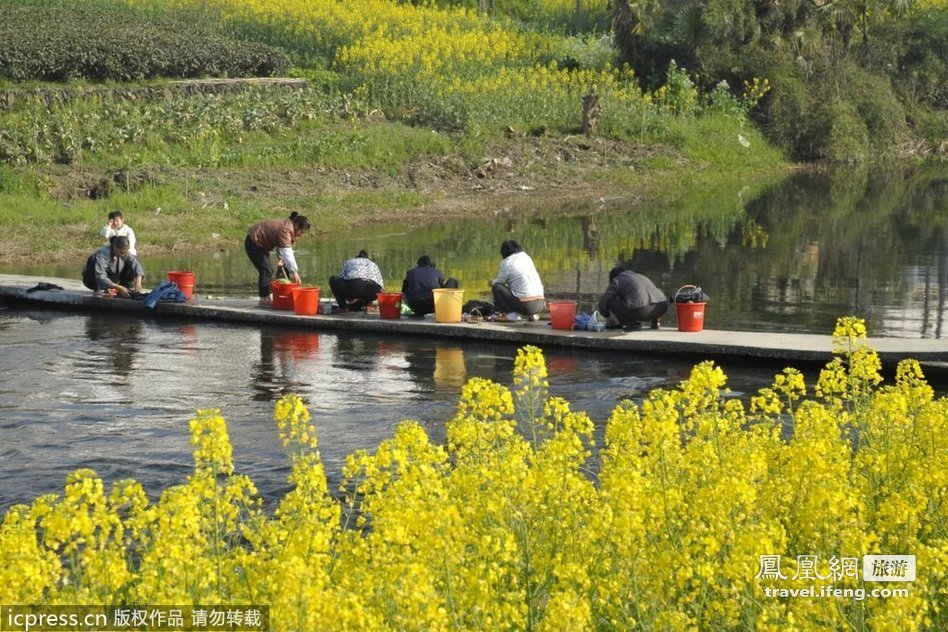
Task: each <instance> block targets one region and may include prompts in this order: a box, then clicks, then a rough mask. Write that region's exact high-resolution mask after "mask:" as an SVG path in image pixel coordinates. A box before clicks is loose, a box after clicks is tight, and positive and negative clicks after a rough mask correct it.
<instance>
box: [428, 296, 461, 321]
mask: <svg viewBox="0 0 948 632" xmlns="http://www.w3.org/2000/svg"><path fill="white" fill-rule="evenodd" d="M431 292H432V293H433V294H434V306H435V322H438V323H459V322H461V307H462V306H463V305H464V290H454V289H450V288H439V289H436V290H431Z"/></svg>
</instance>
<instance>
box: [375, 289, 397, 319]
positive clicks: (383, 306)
mask: <svg viewBox="0 0 948 632" xmlns="http://www.w3.org/2000/svg"><path fill="white" fill-rule="evenodd" d="M378 301H379V318H401V317H402V293H401V292H379V296H378Z"/></svg>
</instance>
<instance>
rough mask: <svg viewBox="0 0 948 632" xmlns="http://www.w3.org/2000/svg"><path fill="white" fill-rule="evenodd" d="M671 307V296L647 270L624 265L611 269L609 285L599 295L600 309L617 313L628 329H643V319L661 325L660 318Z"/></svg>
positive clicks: (601, 311) (653, 325)
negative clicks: (600, 295) (650, 277)
mask: <svg viewBox="0 0 948 632" xmlns="http://www.w3.org/2000/svg"><path fill="white" fill-rule="evenodd" d="M666 311H668V297H667V296H665V293H664V292H662V291H661V290H660V289H658V288H657V287H656V286H655V284H654V283H652V280H651V279H649V278H648V277H647V276H645V275H644V274H639V273H638V272H633V271H632V270H629V269H627V268H625V267H624V266H621V265H619V266H616V267H615V268H613V269H612V270H610V271H609V285H608V287H606V291H605V292H604V293H603V295H602V297H601V298H600V299H599V313H600V314H602V315H603V316H609V315H612V316H615V317H616V319H617V320H618V321H619V324H620V325H622V328H623V329H625V330H631V329H640V328H641V327H642V322H643V321H651V323H652V329H658V328H659V326H660V325H659V319H660V318H661V317H662V316H664V315H665V312H666Z"/></svg>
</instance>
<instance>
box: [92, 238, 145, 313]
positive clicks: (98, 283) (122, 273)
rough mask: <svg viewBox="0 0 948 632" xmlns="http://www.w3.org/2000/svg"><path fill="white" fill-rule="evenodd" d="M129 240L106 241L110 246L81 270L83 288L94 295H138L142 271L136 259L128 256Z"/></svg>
mask: <svg viewBox="0 0 948 632" xmlns="http://www.w3.org/2000/svg"><path fill="white" fill-rule="evenodd" d="M130 249H131V247H130V245H129V241H128V237H126V236H124V235H120V236H117V237H116V236H113V237H110V238H109V243H108V244H107V245H105V246H102V247H101V248H99V249H98V250H96V251H95V252H94V253H92V255H91V256H90V257H89V258H88V259H87V260H86V266H85V267H84V268H83V269H82V284H83V285H85V286H86V287H87V288H89V289H90V290H93V291H94V292H95V293H96V295H101V294H103V293H105V292H107V291H109V290H115V292H116V293H117V294H118V295H119V296H122V297H124V298H128V297H129V290H135V291H136V292H139V293H141V291H142V277H144V276H145V269H144V268H143V267H142V264H141V263H139V262H138V259H137V258H136V257H135V255H133V254H130V253H129V251H130Z"/></svg>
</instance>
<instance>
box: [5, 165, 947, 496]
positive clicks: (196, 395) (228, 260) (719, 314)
mask: <svg viewBox="0 0 948 632" xmlns="http://www.w3.org/2000/svg"><path fill="white" fill-rule="evenodd" d="M946 183H948V178H946V177H945V176H944V174H934V175H933V174H923V175H922V176H915V175H913V176H906V175H904V174H899V175H896V176H893V175H878V174H874V175H870V174H865V175H863V176H858V175H854V174H844V175H840V174H821V175H815V176H814V175H806V176H804V175H801V176H796V177H793V178H791V179H789V180H787V181H784V182H782V183H778V184H773V185H768V186H759V187H757V188H756V189H750V188H747V187H735V188H732V189H726V190H722V191H715V192H703V193H702V194H701V195H697V196H694V197H692V198H688V199H683V200H679V201H678V202H676V203H675V204H673V205H669V206H665V207H662V208H655V209H649V210H647V211H644V212H643V211H641V210H626V209H625V206H626V204H625V202H623V201H622V200H619V199H609V198H607V197H603V198H602V199H601V200H599V199H597V200H585V201H578V202H573V203H571V204H568V205H563V206H562V207H558V208H548V209H531V208H527V207H523V208H519V207H517V206H516V205H515V206H513V207H512V208H508V209H503V212H498V214H497V216H496V217H490V218H486V219H477V220H470V221H443V222H442V221H439V222H437V223H434V224H432V225H428V226H424V227H421V228H417V229H410V230H409V229H406V228H404V227H399V226H380V227H377V228H373V229H368V230H360V231H359V232H358V234H351V233H347V234H342V235H340V234H336V235H314V236H312V237H309V236H308V237H306V238H305V239H304V240H303V242H302V243H301V244H299V248H298V249H297V251H298V256H299V261H300V264H301V267H302V270H303V276H304V281H305V282H308V283H310V284H317V285H322V286H323V287H326V279H327V278H328V276H329V275H330V274H333V273H335V272H336V270H337V269H338V267H339V264H340V262H341V261H342V260H343V259H345V258H347V257H350V256H352V255H354V254H355V252H357V251H358V250H359V249H360V248H366V249H367V250H369V251H370V253H371V254H372V255H373V257H374V258H376V259H377V261H378V262H379V264H380V267H381V268H382V271H383V274H384V275H385V278H386V280H387V285H388V286H389V287H395V289H398V287H397V286H398V285H400V279H401V278H402V276H403V274H404V271H405V270H406V269H408V268H409V267H411V265H412V264H413V262H414V260H415V259H416V258H417V257H418V256H419V255H420V254H422V253H427V254H430V255H431V256H432V257H434V258H435V259H436V261H437V263H438V264H439V267H440V268H441V269H442V271H444V272H445V273H447V274H449V275H452V276H456V277H458V278H459V279H460V281H461V284H462V287H464V288H466V290H467V294H466V297H465V298H474V297H477V296H485V295H486V289H487V282H488V280H489V279H490V278H491V276H492V275H493V274H494V273H495V272H496V270H497V266H498V264H499V260H500V257H499V253H498V248H499V244H500V242H501V241H503V240H504V239H506V238H515V239H517V240H518V241H520V242H521V243H522V244H523V245H524V247H525V249H526V250H527V251H528V252H530V254H531V255H532V256H533V257H534V259H535V260H536V262H537V265H538V268H539V269H540V272H541V275H542V277H543V279H544V282H545V284H546V286H547V288H548V289H547V294H548V296H549V297H555V298H573V299H576V300H578V301H579V302H580V304H581V306H582V307H583V308H585V309H589V308H590V307H591V306H592V304H593V302H594V301H595V299H596V297H597V296H598V294H599V293H600V292H601V291H602V289H603V288H604V287H605V285H606V280H607V278H608V270H609V269H610V267H611V266H612V265H613V264H614V263H615V262H616V261H620V260H622V261H626V262H630V263H632V264H633V266H634V267H636V268H637V269H639V270H640V271H642V272H644V273H646V274H647V275H649V276H650V277H652V278H653V279H654V280H655V281H656V282H657V283H658V284H659V285H660V286H661V287H663V288H665V289H666V291H667V292H668V293H669V294H673V293H674V291H675V290H676V289H677V288H678V287H681V286H682V285H685V284H696V285H700V286H702V287H703V288H704V289H705V291H706V292H707V293H708V294H710V295H711V302H710V304H709V306H708V313H707V324H706V326H707V327H709V328H711V327H713V328H720V329H750V330H778V331H806V332H816V333H826V334H829V333H831V331H832V328H833V323H834V322H835V319H836V317H838V316H840V315H845V314H856V315H859V316H862V317H864V318H866V319H867V321H868V323H869V329H870V333H871V335H884V336H899V337H913V338H918V337H921V338H932V339H944V338H945V337H946V335H948V333H946V325H948V316H946V309H945V308H946V291H948V289H946V287H948V234H946V224H948V219H946V218H948V195H946V192H948V186H946ZM133 220H134V218H129V221H130V223H131V224H132V225H133V226H134V221H133ZM139 240H140V243H147V236H146V235H139ZM144 263H145V266H146V270H148V273H149V275H150V278H153V279H155V282H157V281H158V280H159V279H160V278H162V277H163V275H164V272H166V271H167V270H171V269H181V268H184V269H192V270H194V271H195V272H196V278H197V292H198V294H199V295H202V296H205V297H207V296H211V297H213V296H215V295H220V296H237V295H240V296H252V295H253V294H254V283H253V281H254V273H253V271H252V268H251V267H250V264H249V262H247V260H246V256H245V255H244V253H243V252H242V250H240V249H222V250H219V251H217V252H213V253H205V254H202V255H200V256H198V255H197V254H195V255H193V256H189V257H174V258H166V259H157V258H154V259H149V258H146V259H145V260H144ZM81 264H82V262H73V263H70V264H63V265H48V266H45V265H39V266H37V265H31V266H29V267H25V266H19V267H7V268H4V269H2V270H0V271H2V272H5V273H28V274H49V275H54V276H63V277H76V276H77V272H78V269H79V268H80V267H81ZM327 289H328V288H327ZM0 343H2V348H3V353H2V359H0V370H2V371H0V439H2V441H0V512H2V511H3V510H5V509H6V508H7V507H8V506H9V505H10V504H12V503H16V502H26V501H29V500H30V499H32V498H34V497H35V496H37V495H38V494H42V493H50V492H56V491H59V490H61V489H62V485H63V481H64V479H65V476H66V475H67V474H68V472H70V471H72V470H74V469H76V468H80V467H90V468H92V469H94V470H96V471H97V472H98V473H99V474H100V475H101V476H103V477H104V478H105V479H106V480H108V481H114V480H117V479H120V478H125V477H131V478H135V479H137V480H139V481H140V482H142V483H143V484H144V485H145V487H146V490H148V491H149V493H150V494H151V495H152V496H157V494H158V493H160V491H161V490H162V489H164V488H165V487H167V486H168V485H171V484H174V483H177V482H182V481H183V480H184V478H185V477H186V476H187V474H188V472H189V470H190V464H191V461H190V450H189V446H188V427H187V421H188V419H189V418H190V417H191V416H192V415H193V414H194V412H195V411H196V410H197V409H202V408H220V409H221V410H222V414H223V415H224V417H225V418H226V419H227V420H228V422H229V431H230V435H231V439H232V442H233V444H234V454H235V460H236V462H237V466H238V469H239V470H240V471H242V472H244V473H247V474H249V475H250V476H251V478H253V480H254V481H255V482H256V483H257V485H258V487H259V488H260V490H261V492H262V494H263V495H264V497H265V498H266V499H267V500H268V502H272V501H273V500H274V499H276V498H277V497H278V496H279V495H280V493H281V492H282V491H283V490H284V489H285V485H286V484H285V480H286V475H287V473H288V467H287V463H286V459H285V458H284V456H283V451H282V448H281V446H280V443H279V441H278V438H277V433H276V429H275V426H274V422H273V419H272V417H273V404H274V402H275V401H276V400H277V399H278V398H279V397H280V395H282V394H284V393H295V394H298V395H300V396H302V397H303V398H304V399H305V400H306V401H307V402H308V404H309V405H310V406H311V410H312V412H313V416H314V419H315V421H316V425H317V427H318V429H319V437H320V444H321V453H322V455H323V458H324V460H325V461H326V464H327V472H328V474H329V476H330V478H331V479H333V480H336V479H338V475H339V469H340V467H341V465H342V463H343V462H344V459H345V456H346V455H347V454H348V453H350V452H352V451H353V450H355V449H359V448H366V449H371V448H373V447H374V446H376V445H378V443H379V442H380V441H381V440H383V439H385V438H387V437H388V436H390V434H391V431H392V429H393V427H394V426H395V424H397V423H398V422H399V421H401V420H402V419H406V418H411V419H417V420H418V421H420V422H421V423H422V424H423V425H424V426H425V427H426V428H427V429H428V431H429V433H430V434H431V435H432V437H434V438H435V439H436V440H441V439H443V436H444V423H445V421H446V420H448V419H450V417H451V416H452V414H453V412H454V408H455V406H456V403H457V398H458V394H459V391H460V387H461V385H462V384H463V383H464V381H465V380H466V379H468V378H469V377H472V376H480V377H487V378H491V379H495V380H496V381H498V382H501V383H504V384H508V385H509V384H510V382H511V370H512V367H513V355H514V353H515V348H514V347H512V346H510V345H494V344H484V343H465V344H464V345H463V346H458V345H457V343H450V342H438V341H427V340H424V339H417V338H406V339H391V338H384V337H377V336H371V335H362V334H360V335H356V336H353V335H343V334H339V335H332V334H317V333H315V332H303V331H288V330H279V329H272V328H260V327H248V326H236V325H217V324H209V323H201V324H182V323H178V322H173V321H161V320H140V319H136V318H128V317H123V316H116V315H108V316H102V315H89V314H70V313H65V312H56V311H35V310H26V309H23V308H0ZM547 362H548V365H549V367H550V373H551V385H552V390H553V392H554V393H555V394H558V395H562V396H564V397H566V398H567V399H569V400H570V401H571V402H572V403H573V407H574V409H578V410H584V411H586V412H588V413H589V414H590V415H591V416H592V418H593V420H594V421H595V422H596V424H597V427H598V428H599V429H600V430H601V428H602V427H603V425H604V423H605V420H606V419H607V418H608V414H609V412H610V411H611V410H612V408H613V407H614V406H615V405H616V403H617V402H618V401H619V400H621V399H623V398H633V399H637V398H640V397H642V396H643V395H644V394H645V393H647V392H648V391H649V390H650V389H652V388H655V387H658V386H666V387H671V386H674V385H675V384H677V383H678V382H679V381H680V380H681V379H683V378H684V377H685V376H686V375H687V373H688V370H689V368H690V364H688V363H685V362H681V361H674V360H668V359H664V358H655V357H643V356H638V355H633V354H619V353H616V354H602V353H588V352H579V351H570V352H567V351H562V350H549V351H548V352H547ZM724 368H725V370H726V372H727V373H728V375H729V376H730V378H731V387H732V389H734V396H738V397H741V396H746V395H747V394H748V393H750V392H752V391H754V390H756V389H757V388H759V387H760V386H763V385H765V384H766V383H767V382H768V381H769V378H770V377H772V375H773V374H774V373H775V372H777V371H779V369H780V367H779V366H778V367H767V368H766V369H761V368H760V367H753V366H727V365H726V366H725V367H724ZM811 383H812V381H811Z"/></svg>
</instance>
